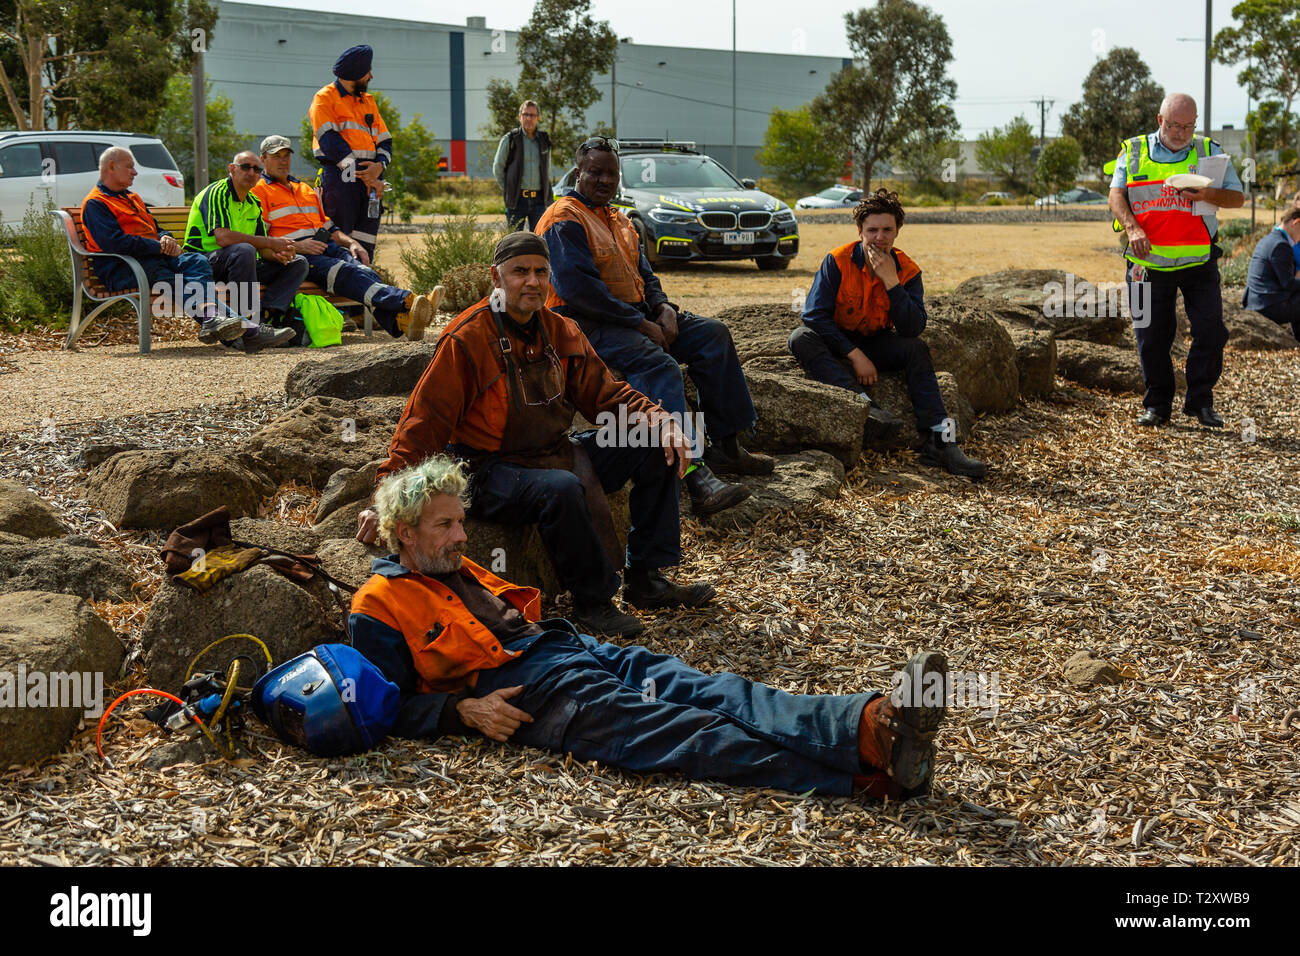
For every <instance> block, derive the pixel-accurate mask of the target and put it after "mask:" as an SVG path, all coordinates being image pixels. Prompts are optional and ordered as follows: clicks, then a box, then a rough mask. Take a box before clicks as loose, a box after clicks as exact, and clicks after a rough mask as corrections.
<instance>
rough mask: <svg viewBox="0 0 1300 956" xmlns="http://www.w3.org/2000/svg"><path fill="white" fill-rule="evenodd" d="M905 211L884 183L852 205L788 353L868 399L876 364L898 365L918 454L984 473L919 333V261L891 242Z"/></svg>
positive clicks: (878, 412) (875, 413)
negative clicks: (967, 449) (918, 438)
mask: <svg viewBox="0 0 1300 956" xmlns="http://www.w3.org/2000/svg"><path fill="white" fill-rule="evenodd" d="M903 219H904V213H903V205H902V203H900V202H899V201H898V195H897V193H892V192H890V191H889V190H887V189H884V188H881V189H877V190H876V192H875V193H874V194H873V195H870V196H867V197H865V198H863V200H862V201H861V202H860V203H858V205H857V207H856V208H855V209H854V210H853V221H854V222H855V223H856V224H857V227H858V238H857V240H855V241H853V242H849V243H845V244H844V245H842V246H839V247H838V248H835V249H832V250H831V251H830V252H829V253H827V255H826V258H825V259H823V260H822V265H821V268H820V269H818V270H817V275H816V277H814V279H813V284H812V288H811V289H810V290H809V291H808V297H807V299H806V300H805V302H804V310H803V325H801V326H800V327H799V328H797V329H795V330H794V332H792V333H791V334H790V341H789V343H788V344H789V348H790V353H791V354H792V355H793V356H794V357H795V359H796V360H798V362H799V364H800V365H801V366H802V367H803V370H804V371H805V372H807V373H808V375H809V376H810V377H811V378H815V379H816V380H817V381H819V382H825V383H826V384H827V385H838V386H839V387H840V388H846V389H848V390H849V391H851V392H855V393H857V394H858V395H859V396H861V398H862V400H863V401H866V402H870V401H871V399H870V398H869V397H868V395H867V386H868V385H874V384H875V383H876V382H877V380H878V379H879V373H880V371H881V370H883V371H886V372H893V371H900V370H901V371H902V372H903V378H904V380H905V381H906V383H907V391H908V394H909V395H910V396H911V398H912V406H913V408H914V410H915V413H916V427H917V430H918V431H919V432H920V433H921V435H922V437H923V438H924V440H925V444H923V445H922V446H921V460H922V461H923V462H925V463H926V464H930V465H938V466H939V467H941V468H946V469H947V470H948V471H949V472H951V473H952V474H954V475H964V476H966V477H968V478H983V477H984V474H985V471H986V468H985V465H984V463H983V462H982V461H976V460H975V459H974V458H969V457H967V455H966V454H965V453H964V452H963V451H962V450H961V448H960V447H959V446H958V445H957V436H956V434H955V431H956V430H955V428H954V427H953V422H952V419H951V418H949V417H948V412H947V411H946V409H945V408H944V404H943V396H942V395H941V394H940V393H939V380H938V379H937V378H936V377H935V374H934V365H933V363H932V362H931V361H930V349H929V346H927V345H926V344H925V342H924V341H923V340H922V339H921V337H920V336H921V333H922V332H924V331H925V324H926V322H927V321H928V316H927V315H926V313H925V290H924V288H923V287H922V284H921V267H920V266H918V265H917V264H916V263H915V262H913V261H912V259H911V258H910V257H909V256H908V255H907V254H906V253H905V252H903V250H901V249H898V248H896V247H895V246H894V240H895V239H896V238H897V237H898V232H899V230H900V229H901V228H902V226H903ZM845 361H847V362H848V363H849V365H850V367H851V368H852V371H851V372H850V371H849V370H848V369H846V368H845V367H844V365H843V362H845ZM871 417H872V418H873V419H874V420H876V421H878V422H880V423H881V424H883V425H886V426H896V425H901V424H902V423H901V422H900V421H899V420H898V419H897V418H895V417H894V416H893V415H890V414H888V413H887V412H884V411H883V410H882V409H879V408H877V407H875V406H872V409H871Z"/></svg>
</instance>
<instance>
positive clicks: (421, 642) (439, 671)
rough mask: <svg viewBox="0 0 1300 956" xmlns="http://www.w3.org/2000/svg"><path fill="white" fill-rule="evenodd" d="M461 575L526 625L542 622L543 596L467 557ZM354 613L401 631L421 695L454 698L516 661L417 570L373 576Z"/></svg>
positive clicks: (354, 604) (356, 597) (451, 596)
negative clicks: (484, 673)
mask: <svg viewBox="0 0 1300 956" xmlns="http://www.w3.org/2000/svg"><path fill="white" fill-rule="evenodd" d="M460 573H461V574H464V575H467V576H469V577H472V578H474V579H475V580H477V581H478V582H479V584H481V585H483V587H485V588H487V589H488V590H489V591H491V592H492V593H493V594H495V595H496V596H497V597H499V598H500V599H501V600H503V601H505V602H506V603H507V604H509V605H511V606H512V607H514V608H515V609H516V610H517V611H519V613H520V614H522V615H523V616H524V619H525V620H528V621H531V622H533V623H536V622H537V621H538V620H539V619H540V618H541V609H542V601H541V592H540V591H538V590H537V589H536V588H527V587H518V586H516V585H514V584H511V583H510V582H509V581H505V580H502V579H501V578H499V577H497V576H496V575H495V574H493V573H492V572H490V571H487V570H485V569H483V568H481V567H479V566H478V565H477V564H475V563H474V562H473V561H471V560H469V558H465V559H463V560H462V562H461V571H460ZM352 613H353V614H365V615H368V616H369V617H372V618H374V619H375V620H376V621H379V622H380V623H382V624H386V625H388V626H389V627H391V628H393V629H394V630H397V631H400V632H401V634H402V637H404V638H405V639H406V645H407V647H409V648H410V649H411V658H412V659H413V660H414V662H415V669H416V671H417V672H419V675H420V686H419V692H420V693H422V694H427V693H431V692H434V691H437V692H441V693H455V692H456V691H459V690H462V689H464V688H465V687H467V686H472V685H473V684H474V681H475V679H476V678H477V675H478V672H479V671H481V670H490V669H491V668H494V667H500V666H501V665H502V664H505V663H507V662H508V661H511V660H513V659H514V657H515V655H514V654H513V653H512V652H510V651H507V650H505V649H504V648H503V647H502V646H501V642H500V641H498V640H497V639H496V637H494V636H493V634H492V632H491V631H490V630H488V629H487V628H486V627H484V626H483V624H481V623H480V622H479V620H478V618H476V617H475V616H474V615H473V614H472V613H470V610H469V609H468V608H467V607H465V603H464V602H463V601H461V599H460V598H459V597H457V595H456V594H455V593H454V592H453V591H452V590H451V588H449V587H447V586H446V585H444V584H442V583H441V582H439V581H437V580H435V579H433V578H430V577H426V576H425V575H423V574H419V573H417V572H415V571H412V572H410V573H409V574H402V575H395V576H388V575H384V574H375V575H374V576H372V577H371V578H370V580H369V581H367V582H366V583H365V584H364V585H362V587H361V590H359V591H357V593H356V594H354V595H353V596H352Z"/></svg>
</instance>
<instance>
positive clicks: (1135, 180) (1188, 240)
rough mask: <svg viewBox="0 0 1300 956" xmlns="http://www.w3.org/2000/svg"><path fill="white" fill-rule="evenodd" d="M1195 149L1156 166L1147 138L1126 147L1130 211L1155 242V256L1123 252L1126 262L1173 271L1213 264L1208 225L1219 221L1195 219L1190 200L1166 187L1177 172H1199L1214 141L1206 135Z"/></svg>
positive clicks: (1132, 142)
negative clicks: (1199, 166)
mask: <svg viewBox="0 0 1300 956" xmlns="http://www.w3.org/2000/svg"><path fill="white" fill-rule="evenodd" d="M1192 145H1193V147H1194V148H1189V149H1188V151H1187V155H1186V156H1185V157H1184V158H1183V161H1182V162H1179V163H1157V162H1156V161H1155V160H1153V159H1152V158H1151V153H1150V150H1149V149H1148V147H1147V138H1146V137H1145V136H1138V137H1134V138H1133V139H1131V140H1129V141H1128V142H1127V143H1126V144H1125V148H1126V152H1127V154H1128V155H1127V157H1126V159H1125V169H1126V173H1127V181H1126V187H1127V189H1128V203H1129V207H1130V208H1131V209H1132V210H1133V218H1134V219H1136V220H1137V224H1138V226H1139V227H1141V229H1142V231H1143V232H1145V233H1146V234H1147V238H1148V239H1150V240H1151V252H1150V253H1149V254H1148V255H1147V257H1146V258H1145V259H1139V258H1138V257H1137V256H1135V255H1133V254H1132V252H1131V251H1129V250H1128V249H1126V250H1125V253H1124V258H1126V259H1128V260H1129V261H1130V262H1137V263H1141V264H1142V265H1145V266H1149V267H1151V268H1152V269H1156V270H1163V271H1173V270H1175V269H1189V268H1191V267H1192V266H1199V265H1202V264H1203V263H1206V262H1209V261H1210V244H1211V242H1212V239H1211V237H1210V222H1211V221H1212V220H1213V219H1214V218H1215V217H1213V216H1195V215H1193V214H1192V200H1190V199H1188V198H1186V197H1185V196H1183V195H1182V194H1181V193H1180V192H1179V191H1178V190H1177V189H1175V188H1174V187H1173V186H1169V185H1167V184H1166V180H1168V179H1169V177H1170V176H1173V175H1175V174H1177V173H1189V172H1195V171H1196V163H1197V160H1198V159H1202V158H1204V157H1207V156H1209V154H1210V141H1209V140H1208V139H1206V138H1205V137H1204V136H1199V137H1193V143H1192ZM1135 151H1136V156H1137V161H1136V162H1134V158H1133V157H1134V155H1135ZM1130 248H1131V247H1130Z"/></svg>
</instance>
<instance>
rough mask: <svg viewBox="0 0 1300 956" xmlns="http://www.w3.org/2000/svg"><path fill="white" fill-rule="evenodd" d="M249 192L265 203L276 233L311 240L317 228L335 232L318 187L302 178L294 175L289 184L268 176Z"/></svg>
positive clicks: (264, 215) (264, 213)
mask: <svg viewBox="0 0 1300 956" xmlns="http://www.w3.org/2000/svg"><path fill="white" fill-rule="evenodd" d="M249 192H251V193H252V194H253V195H254V196H256V197H257V198H258V200H259V201H260V202H261V203H262V218H263V219H265V220H266V224H267V227H268V228H269V229H270V231H271V235H273V236H283V237H284V238H285V239H308V238H310V237H311V236H313V235H315V234H316V230H317V229H321V228H324V229H326V230H328V231H329V232H333V231H334V224H333V223H332V222H330V220H329V217H328V216H326V215H325V209H324V207H322V206H321V202H320V197H319V196H317V195H316V190H314V189H312V188H311V186H309V185H307V184H306V183H305V182H303V181H302V180H301V179H295V178H294V177H293V176H290V177H289V181H288V182H287V183H277V182H276V181H275V180H273V179H267V178H265V177H264V178H262V179H261V180H259V181H258V183H257V185H256V186H254V187H253V188H252V189H250V190H249Z"/></svg>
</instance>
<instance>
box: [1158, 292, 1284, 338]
mask: <svg viewBox="0 0 1300 956" xmlns="http://www.w3.org/2000/svg"><path fill="white" fill-rule="evenodd" d="M1233 291H1235V290H1233ZM1227 299H1228V296H1227V294H1225V295H1224V303H1223V321H1224V323H1225V324H1226V325H1227V326H1228V345H1230V346H1232V347H1233V348H1234V349H1238V350H1239V351H1257V352H1281V351H1286V350H1289V349H1294V348H1298V347H1300V342H1297V341H1296V337H1295V335H1294V333H1292V331H1291V326H1289V325H1278V324H1277V323H1276V322H1274V321H1273V320H1272V319H1266V318H1264V316H1262V315H1260V314H1259V313H1258V312H1251V311H1249V310H1247V309H1243V308H1242V307H1241V305H1240V299H1239V298H1238V299H1237V301H1236V302H1232V303H1229V302H1228V301H1227ZM1178 305H1179V308H1180V309H1181V308H1182V297H1181V296H1180V297H1179V300H1178Z"/></svg>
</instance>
